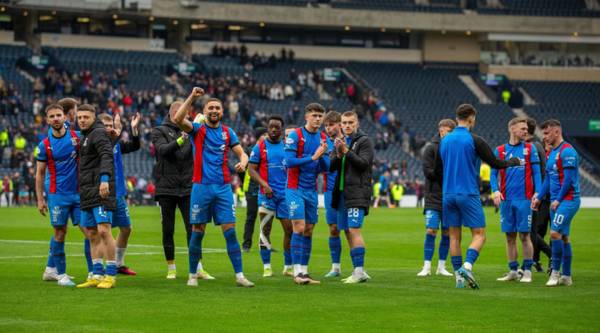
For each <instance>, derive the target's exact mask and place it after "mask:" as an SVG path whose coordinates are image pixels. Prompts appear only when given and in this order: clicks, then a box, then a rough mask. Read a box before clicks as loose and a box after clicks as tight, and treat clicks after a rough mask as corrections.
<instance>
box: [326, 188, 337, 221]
mask: <svg viewBox="0 0 600 333" xmlns="http://www.w3.org/2000/svg"><path fill="white" fill-rule="evenodd" d="M332 196H333V192H331V191H327V192H325V219H326V220H327V224H337V218H338V213H337V210H336V209H335V208H333V207H332V206H331V203H332V202H331V200H332Z"/></svg>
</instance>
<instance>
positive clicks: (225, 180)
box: [189, 123, 240, 185]
mask: <svg viewBox="0 0 600 333" xmlns="http://www.w3.org/2000/svg"><path fill="white" fill-rule="evenodd" d="M189 134H190V135H191V136H192V140H191V141H192V148H193V156H194V173H193V176H192V182H194V183H197V184H206V185H210V184H229V183H230V182H231V174H230V171H229V165H228V154H229V151H230V150H231V148H233V147H235V146H237V145H239V144H240V142H239V140H238V137H237V135H236V134H235V132H234V131H233V130H232V129H231V128H230V127H228V126H225V125H223V124H219V127H217V128H212V127H209V126H207V125H206V124H204V123H202V124H198V123H193V128H192V131H191V132H190V133H189Z"/></svg>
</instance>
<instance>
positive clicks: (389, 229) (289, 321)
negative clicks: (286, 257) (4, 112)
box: [0, 207, 600, 333]
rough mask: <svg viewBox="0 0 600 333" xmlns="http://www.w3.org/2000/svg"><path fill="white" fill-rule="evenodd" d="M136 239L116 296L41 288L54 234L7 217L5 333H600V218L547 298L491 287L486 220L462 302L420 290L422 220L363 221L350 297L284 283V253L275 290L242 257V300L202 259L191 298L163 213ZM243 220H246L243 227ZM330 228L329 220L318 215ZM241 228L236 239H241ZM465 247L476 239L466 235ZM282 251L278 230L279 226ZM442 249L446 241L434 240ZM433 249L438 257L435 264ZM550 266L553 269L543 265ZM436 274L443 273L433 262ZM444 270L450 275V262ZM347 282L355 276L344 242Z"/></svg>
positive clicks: (220, 271)
mask: <svg viewBox="0 0 600 333" xmlns="http://www.w3.org/2000/svg"><path fill="white" fill-rule="evenodd" d="M131 212H132V220H133V228H134V231H133V234H132V237H131V240H130V243H131V246H130V248H129V250H128V255H127V257H126V263H127V264H128V265H129V266H130V267H132V268H133V269H134V270H136V271H137V272H138V276H135V277H123V276H119V277H118V282H117V287H116V288H115V289H112V290H97V289H86V290H77V289H67V288H61V287H58V286H57V285H56V284H55V283H54V282H43V281H42V280H41V275H42V270H43V268H44V266H45V262H46V253H47V251H48V244H47V242H48V240H49V237H50V235H51V229H50V227H49V223H48V220H47V218H43V217H41V216H40V215H39V214H38V213H37V211H36V210H35V209H33V208H21V209H0V332H43V331H48V332H184V331H193V332H201V331H202V332H240V333H241V332H275V331H279V332H399V331H401V330H402V331H411V332H412V331H432V332H442V331H444V332H445V331H449V332H457V331H460V332H511V331H529V332H536V331H540V332H549V331H563V332H577V331H596V332H597V331H598V330H600V311H599V310H600V273H599V272H600V271H599V264H600V263H599V261H598V258H600V233H599V231H600V225H598V224H597V223H598V216H600V210H597V209H596V210H594V209H582V210H580V212H579V213H578V215H577V217H576V218H575V221H574V222H573V226H572V241H573V252H574V264H573V280H574V285H573V286H572V287H559V288H547V287H545V286H544V283H545V282H546V279H547V276H546V275H545V274H539V273H537V274H536V273H534V282H533V283H532V284H530V285H523V284H519V283H501V282H497V281H495V279H496V278H497V277H499V276H500V275H502V274H503V273H505V271H506V269H507V268H506V259H505V250H504V249H505V246H504V236H503V235H502V234H501V233H500V232H499V222H498V216H497V215H495V214H494V213H493V211H492V210H486V216H487V222H488V241H487V244H486V246H485V248H484V250H483V252H482V253H481V256H480V257H479V260H478V262H477V263H476V265H475V270H474V272H475V274H476V276H477V278H478V280H479V282H480V285H481V289H480V290H478V291H473V290H469V289H466V290H456V289H455V288H454V280H453V278H443V277H438V276H432V277H429V278H425V279H423V278H417V277H416V273H417V272H418V271H419V269H420V268H421V264H422V256H423V254H422V253H423V249H422V246H423V240H424V222H423V216H422V214H421V211H420V210H417V209H395V210H390V209H376V210H373V211H372V214H371V215H369V216H368V217H367V219H366V224H365V227H364V235H365V240H366V244H367V256H366V269H367V271H368V272H369V274H370V275H371V277H372V280H371V281H369V282H368V283H366V284H360V285H343V284H341V283H340V282H339V280H322V285H320V286H296V285H294V284H293V283H292V281H291V279H290V278H285V277H283V276H281V275H280V272H281V267H282V264H283V257H282V252H278V253H275V254H274V255H273V268H274V271H275V272H276V273H277V274H276V276H275V277H272V278H268V279H265V278H262V264H261V261H260V257H259V254H258V251H257V249H256V248H255V249H253V250H252V252H251V253H245V254H244V271H245V273H246V276H247V277H248V278H249V279H250V280H252V281H254V282H255V283H256V287H255V288H252V289H243V288H237V287H236V286H235V283H234V277H233V272H232V268H231V265H230V263H229V259H228V258H227V255H226V253H224V252H222V251H214V252H210V253H206V254H205V255H204V260H203V262H204V266H205V268H206V269H207V270H208V271H209V272H210V273H211V274H213V275H214V276H215V277H216V278H217V280H215V281H200V282H199V286H198V288H190V287H187V286H186V279H187V254H186V250H185V248H184V246H185V242H184V238H185V237H184V233H183V230H182V229H183V228H182V224H181V223H180V221H179V220H178V224H177V227H176V239H177V240H176V241H177V245H178V251H177V254H176V260H177V265H178V278H177V280H174V281H173V280H166V279H165V275H166V265H165V263H164V259H163V254H162V247H161V246H160V244H161V231H160V230H161V227H160V220H159V209H158V208H156V207H132V208H131ZM244 214H245V213H244V211H243V210H239V211H238V221H243V217H244ZM320 215H321V218H323V214H320ZM242 229H243V228H242V223H241V222H239V226H238V228H237V230H238V236H239V238H241V230H242ZM327 237H328V231H327V225H326V224H325V223H324V222H323V221H321V222H320V223H319V224H318V225H317V226H316V231H315V237H314V241H313V244H314V245H313V254H312V259H311V263H310V271H311V273H312V275H313V276H315V277H321V276H323V274H325V273H326V272H327V270H328V269H329V267H330V259H329V250H328V245H327ZM81 239H82V237H81V233H80V232H79V231H78V230H77V229H73V228H70V229H69V234H68V235H67V242H68V244H67V247H66V251H67V265H68V266H67V270H68V273H69V274H70V275H73V276H75V281H76V282H81V281H82V280H83V279H84V278H85V263H84V258H83V257H82V252H83V250H82V242H81ZM463 239H464V240H466V241H468V240H469V239H470V235H468V234H465V236H464V238H463ZM273 240H274V244H275V246H276V247H277V248H278V249H281V242H280V240H281V228H280V227H279V226H277V225H275V226H274V234H273ZM437 241H438V242H439V238H438V240H437ZM204 247H206V248H211V249H224V248H225V241H224V239H223V236H222V234H221V231H220V229H218V228H216V227H214V226H211V227H209V228H208V229H207V236H206V237H205V241H204ZM436 258H437V245H436V257H434V261H435V260H437V259H436ZM544 262H546V260H545V259H544ZM434 265H435V262H434ZM447 267H448V269H449V270H451V267H450V262H449V261H448V264H447ZM342 270H343V273H344V274H343V275H344V276H346V275H347V274H349V273H350V271H351V265H350V259H349V256H348V248H347V244H346V242H345V241H344V242H343V254H342Z"/></svg>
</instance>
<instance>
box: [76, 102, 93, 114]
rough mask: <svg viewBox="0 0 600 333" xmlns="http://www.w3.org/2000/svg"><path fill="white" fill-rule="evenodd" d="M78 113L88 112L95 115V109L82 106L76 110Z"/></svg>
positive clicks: (89, 105)
mask: <svg viewBox="0 0 600 333" xmlns="http://www.w3.org/2000/svg"><path fill="white" fill-rule="evenodd" d="M79 111H88V112H91V113H93V114H96V108H95V107H94V106H93V105H91V104H82V105H80V106H79V107H78V108H77V112H79Z"/></svg>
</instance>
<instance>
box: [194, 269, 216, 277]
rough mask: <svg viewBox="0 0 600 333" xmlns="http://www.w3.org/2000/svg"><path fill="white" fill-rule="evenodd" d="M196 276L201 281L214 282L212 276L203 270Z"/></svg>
mask: <svg viewBox="0 0 600 333" xmlns="http://www.w3.org/2000/svg"><path fill="white" fill-rule="evenodd" d="M196 276H197V277H198V278H199V279H202V280H214V279H215V278H214V276H212V275H210V274H208V272H207V271H205V270H203V269H201V270H199V271H198V273H196Z"/></svg>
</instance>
